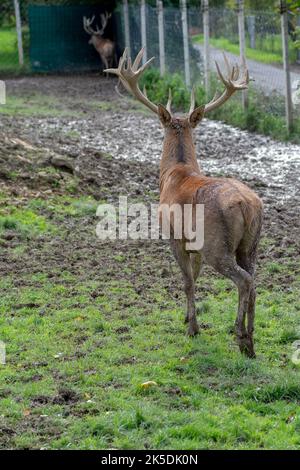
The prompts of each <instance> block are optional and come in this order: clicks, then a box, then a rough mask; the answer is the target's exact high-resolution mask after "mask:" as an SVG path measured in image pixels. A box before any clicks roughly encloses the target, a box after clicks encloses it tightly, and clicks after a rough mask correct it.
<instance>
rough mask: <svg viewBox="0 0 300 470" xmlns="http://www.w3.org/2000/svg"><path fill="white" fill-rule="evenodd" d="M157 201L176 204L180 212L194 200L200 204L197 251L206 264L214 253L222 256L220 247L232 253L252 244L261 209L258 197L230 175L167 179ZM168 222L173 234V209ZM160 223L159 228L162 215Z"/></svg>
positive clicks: (215, 255)
mask: <svg viewBox="0 0 300 470" xmlns="http://www.w3.org/2000/svg"><path fill="white" fill-rule="evenodd" d="M168 183H169V184H168ZM172 193H173V194H174V196H172ZM160 204H161V205H164V204H166V205H167V206H169V207H172V206H174V205H176V204H180V206H181V207H182V213H183V211H184V206H185V205H192V206H193V208H195V207H196V205H197V204H200V205H203V209H204V224H203V225H204V227H203V228H204V240H203V241H204V244H203V248H201V250H199V251H200V252H201V254H202V257H203V258H202V260H203V262H207V264H216V262H217V260H218V257H220V258H222V257H223V256H224V249H226V251H228V253H230V254H235V253H236V252H237V251H238V250H239V248H240V249H242V248H243V246H244V245H245V246H247V247H251V245H252V243H251V240H252V241H253V245H255V243H256V241H257V240H256V238H257V233H258V229H259V228H260V226H261V223H262V213H263V206H262V203H261V200H260V199H259V197H258V196H257V195H256V194H255V193H254V192H253V191H252V190H251V189H249V188H248V186H246V185H245V184H243V183H241V182H240V181H237V180H235V179H233V178H209V177H205V176H191V177H188V178H184V181H182V182H180V181H177V185H176V184H174V181H172V179H171V181H169V182H168V181H166V183H165V185H164V188H163V190H162V192H161V198H160ZM191 215H192V221H191V227H192V229H193V232H195V230H196V212H195V210H193V211H192V214H191ZM169 223H170V229H171V234H174V232H175V230H174V226H175V224H176V221H175V220H174V214H173V213H171V214H170V218H169ZM182 225H183V222H182ZM160 226H161V229H162V230H163V229H164V226H163V224H162V217H160ZM165 235H168V233H166V234H165ZM180 235H181V240H182V242H183V243H186V241H188V240H187V238H186V236H185V233H184V232H182V233H181V234H180ZM218 248H220V250H218Z"/></svg>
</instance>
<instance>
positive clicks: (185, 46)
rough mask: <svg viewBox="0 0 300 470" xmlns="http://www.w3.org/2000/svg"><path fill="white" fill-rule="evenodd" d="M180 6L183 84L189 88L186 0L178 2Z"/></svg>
mask: <svg viewBox="0 0 300 470" xmlns="http://www.w3.org/2000/svg"><path fill="white" fill-rule="evenodd" d="M180 5H181V21H182V33H183V53H184V72H185V84H186V86H187V87H188V88H190V86H191V71H190V51H189V32H188V21H187V9H186V0H180Z"/></svg>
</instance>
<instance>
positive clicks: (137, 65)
mask: <svg viewBox="0 0 300 470" xmlns="http://www.w3.org/2000/svg"><path fill="white" fill-rule="evenodd" d="M144 51H145V48H144V47H142V49H141V50H140V52H139V53H138V55H137V56H136V58H135V61H134V62H133V66H132V70H134V71H135V72H136V71H137V70H138V68H139V65H140V63H141V60H142V57H143V55H144Z"/></svg>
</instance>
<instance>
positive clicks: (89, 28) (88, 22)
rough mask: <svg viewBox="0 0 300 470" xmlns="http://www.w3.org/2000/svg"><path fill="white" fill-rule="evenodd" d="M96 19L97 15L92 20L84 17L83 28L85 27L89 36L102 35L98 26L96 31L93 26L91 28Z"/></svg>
mask: <svg viewBox="0 0 300 470" xmlns="http://www.w3.org/2000/svg"><path fill="white" fill-rule="evenodd" d="M94 19H95V15H94V16H93V17H92V18H91V19H89V18H87V17H86V16H84V17H83V27H84V30H85V32H86V33H88V34H96V35H97V34H99V33H100V31H99V29H98V26H96V28H97V30H96V31H95V30H94V29H93V28H92V26H91V25H92V23H93V21H94Z"/></svg>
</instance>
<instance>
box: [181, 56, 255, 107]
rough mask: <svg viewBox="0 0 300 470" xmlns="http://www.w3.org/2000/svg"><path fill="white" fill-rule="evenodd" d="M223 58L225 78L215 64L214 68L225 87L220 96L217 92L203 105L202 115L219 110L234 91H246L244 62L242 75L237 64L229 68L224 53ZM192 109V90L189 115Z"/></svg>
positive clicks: (247, 78)
mask: <svg viewBox="0 0 300 470" xmlns="http://www.w3.org/2000/svg"><path fill="white" fill-rule="evenodd" d="M223 56H224V61H225V65H226V71H227V76H226V77H224V75H223V74H222V72H221V70H220V67H219V65H218V63H217V62H216V67H217V71H218V75H219V78H220V80H221V81H222V82H223V83H224V85H225V90H224V91H223V93H222V94H221V95H219V94H218V92H216V94H215V96H214V97H213V99H212V100H211V101H210V102H209V103H207V104H206V105H205V109H204V113H208V112H209V111H213V110H214V109H217V108H219V106H222V105H223V104H224V103H225V102H226V101H227V100H228V99H229V98H230V97H231V96H232V95H233V94H234V93H235V92H236V91H238V90H246V89H247V88H248V85H249V72H248V69H247V66H246V63H245V60H244V61H243V64H242V66H243V69H244V70H243V73H241V71H240V68H239V66H238V65H237V64H236V65H233V66H231V65H230V64H229V62H228V59H227V57H226V55H225V54H224V53H223ZM194 109H195V92H194V89H192V93H191V107H190V111H189V115H191V114H192V112H193V111H194Z"/></svg>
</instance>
